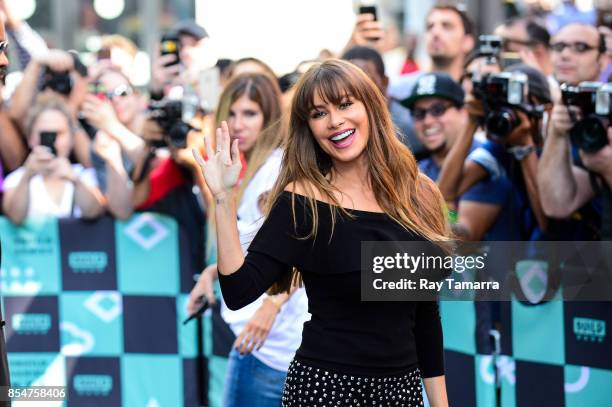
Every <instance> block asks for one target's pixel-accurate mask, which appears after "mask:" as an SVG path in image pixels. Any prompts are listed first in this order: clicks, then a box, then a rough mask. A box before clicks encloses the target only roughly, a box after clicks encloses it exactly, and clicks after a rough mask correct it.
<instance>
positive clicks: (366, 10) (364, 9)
mask: <svg viewBox="0 0 612 407" xmlns="http://www.w3.org/2000/svg"><path fill="white" fill-rule="evenodd" d="M359 14H372V15H373V16H374V21H376V20H378V15H377V14H376V6H360V7H359Z"/></svg>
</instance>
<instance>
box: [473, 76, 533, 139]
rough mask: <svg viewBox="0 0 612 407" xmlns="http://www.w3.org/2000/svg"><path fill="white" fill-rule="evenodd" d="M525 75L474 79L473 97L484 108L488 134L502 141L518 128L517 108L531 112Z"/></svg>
mask: <svg viewBox="0 0 612 407" xmlns="http://www.w3.org/2000/svg"><path fill="white" fill-rule="evenodd" d="M527 86H528V85H527V75H525V74H524V73H521V72H512V73H511V72H500V73H496V74H488V75H485V76H483V77H482V78H481V79H478V80H474V91H473V92H474V96H475V97H476V98H477V99H480V100H481V101H482V103H483V106H484V109H485V117H484V125H485V128H486V130H487V134H488V135H489V136H491V137H492V138H494V139H498V140H503V139H504V138H506V137H507V136H508V135H509V134H510V133H512V131H513V130H514V129H515V128H516V127H518V126H519V124H520V122H521V121H520V119H519V117H518V115H517V114H516V109H521V110H525V111H531V110H533V109H532V108H531V107H530V106H529V105H528V104H527V89H528V88H527Z"/></svg>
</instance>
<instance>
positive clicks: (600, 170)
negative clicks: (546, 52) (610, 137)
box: [538, 24, 608, 218]
mask: <svg viewBox="0 0 612 407" xmlns="http://www.w3.org/2000/svg"><path fill="white" fill-rule="evenodd" d="M576 38H580V39H581V40H580V41H577V42H571V41H572V40H576ZM552 44H553V62H554V63H555V76H556V77H557V79H558V80H559V81H560V82H563V83H565V84H566V85H568V86H570V88H567V87H566V88H565V89H566V92H565V95H566V98H567V97H568V96H569V95H571V94H575V93H576V92H577V91H579V90H580V87H578V88H572V87H573V86H578V85H580V83H581V82H583V81H595V80H597V78H598V77H599V75H600V72H601V63H600V62H601V60H602V59H603V58H602V53H603V51H604V40H603V38H602V37H601V36H600V35H599V33H598V32H597V30H596V29H595V28H594V27H591V26H586V25H580V24H571V25H568V26H566V27H564V28H563V29H561V31H559V34H557V35H556V36H555V38H554V40H553V43H552ZM568 91H569V92H568ZM591 91H595V89H591ZM572 99H574V100H576V102H577V99H576V98H572ZM575 104H581V105H582V106H583V107H584V109H585V110H587V111H589V110H591V107H590V106H591V105H593V106H592V107H593V108H594V101H590V102H587V101H586V100H585V101H584V102H583V103H575V102H570V101H569V100H565V101H564V100H563V98H562V97H560V98H558V99H557V100H556V103H555V106H554V108H553V111H552V114H551V118H550V125H549V136H548V137H547V138H546V142H545V144H544V150H543V152H542V157H541V160H540V164H539V167H538V184H539V187H540V189H541V191H542V197H541V198H542V207H543V209H544V211H545V212H546V214H547V215H548V216H551V217H554V218H567V217H569V216H570V215H572V214H573V213H574V212H576V211H577V210H579V209H581V208H583V207H584V206H585V204H586V203H588V202H589V201H590V200H591V199H592V198H593V197H594V195H595V191H594V189H593V185H597V184H593V183H592V182H591V181H590V179H591V177H590V176H589V170H591V169H592V170H593V171H594V173H595V174H600V175H602V176H604V179H605V173H606V171H607V168H606V167H607V166H608V164H606V163H605V162H601V161H600V160H601V159H602V158H604V157H605V154H606V151H607V147H606V146H607V134H606V130H605V127H604V129H599V130H598V131H597V132H596V133H594V132H593V130H592V129H589V130H584V131H581V130H580V126H583V125H582V124H579V122H580V121H581V119H586V118H587V117H585V115H584V114H583V111H582V109H581V108H580V107H579V106H575ZM571 105H574V106H571ZM593 111H594V109H593ZM574 128H576V130H575V132H576V133H575V138H574V141H575V143H571V142H570V137H569V135H570V132H571V131H572V129H574ZM585 137H586V138H585ZM595 139H599V142H596V144H598V146H599V147H598V148H588V146H587V150H591V151H585V149H584V148H580V145H581V144H582V142H581V140H584V141H586V142H587V143H588V142H589V140H595ZM572 144H573V145H572ZM602 147H603V148H602ZM593 164H594V167H592V168H589V166H590V165H593ZM602 164H603V165H602ZM598 182H599V181H598ZM587 206H591V205H587ZM583 209H585V210H587V209H589V208H583Z"/></svg>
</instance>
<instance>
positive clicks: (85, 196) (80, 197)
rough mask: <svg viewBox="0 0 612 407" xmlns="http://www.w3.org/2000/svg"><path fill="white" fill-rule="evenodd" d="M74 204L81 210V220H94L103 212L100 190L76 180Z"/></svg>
mask: <svg viewBox="0 0 612 407" xmlns="http://www.w3.org/2000/svg"><path fill="white" fill-rule="evenodd" d="M74 202H75V204H76V205H77V206H78V207H79V208H80V209H81V213H82V215H83V218H87V219H92V218H96V217H98V216H100V215H101V214H102V212H103V211H104V196H103V195H102V193H101V192H100V190H99V189H98V188H94V187H90V186H88V185H85V184H84V183H83V182H81V180H79V179H78V178H77V179H75V181H74Z"/></svg>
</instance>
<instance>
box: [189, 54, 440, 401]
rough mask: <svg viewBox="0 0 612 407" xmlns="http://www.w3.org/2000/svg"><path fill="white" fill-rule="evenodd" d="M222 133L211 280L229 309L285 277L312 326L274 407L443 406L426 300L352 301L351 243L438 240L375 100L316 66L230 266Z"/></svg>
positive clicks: (231, 157) (429, 210) (209, 174)
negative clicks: (261, 216) (272, 177)
mask: <svg viewBox="0 0 612 407" xmlns="http://www.w3.org/2000/svg"><path fill="white" fill-rule="evenodd" d="M230 139H231V137H230V132H229V130H228V126H227V125H226V124H225V123H222V125H221V128H220V129H219V130H218V140H217V149H216V151H213V149H212V147H211V145H210V143H208V145H207V154H208V161H206V162H204V161H203V160H202V158H201V157H200V156H199V154H198V153H197V152H196V151H194V154H195V156H196V158H197V159H198V162H199V164H200V167H201V168H202V173H203V175H204V177H205V179H206V182H207V184H208V186H209V188H210V190H211V192H212V194H213V196H214V198H215V202H216V210H215V220H216V226H217V227H216V231H217V247H218V258H217V260H218V271H219V279H220V283H221V289H222V292H223V295H224V299H225V301H226V303H227V305H228V306H229V307H230V308H231V309H239V308H241V307H243V306H244V305H246V304H248V303H250V302H251V301H252V300H253V299H254V298H257V297H258V296H260V295H261V294H262V293H263V292H265V291H266V290H269V289H270V288H271V286H273V287H272V291H273V292H286V291H287V290H290V288H291V287H292V285H293V283H294V281H295V278H296V274H295V272H296V270H297V271H299V273H300V275H301V278H302V280H303V283H304V285H305V288H306V290H307V292H308V299H309V311H310V313H311V314H312V318H311V320H310V321H309V322H306V323H305V324H304V329H303V336H302V343H301V345H300V348H299V349H298V351H297V352H296V355H295V358H294V360H293V361H292V362H291V365H290V367H289V372H288V375H287V379H286V383H285V388H284V392H283V399H282V405H283V406H300V407H302V406H327V405H343V406H344V405H351V406H357V405H366V404H368V405H372V404H374V405H402V406H422V405H423V399H422V392H421V378H423V381H424V384H425V389H426V391H427V396H428V399H429V401H430V404H431V405H432V406H434V407H438V406H448V401H447V396H446V386H445V380H444V363H443V347H442V329H441V325H440V318H439V313H438V305H437V302H431V301H428V302H384V301H372V302H364V301H361V295H360V294H361V293H360V291H361V280H360V277H361V271H360V269H361V265H360V260H361V255H360V252H361V242H362V241H430V242H444V241H448V240H449V234H450V231H449V225H448V222H447V218H446V210H445V206H444V202H443V199H442V196H441V194H440V192H439V191H438V189H437V188H436V186H435V184H434V183H433V182H432V181H431V180H429V179H428V178H427V177H426V176H425V175H423V174H422V173H420V172H419V170H418V167H417V165H416V162H415V159H414V157H413V155H412V153H411V152H410V151H409V150H408V149H407V148H406V147H405V146H404V145H403V144H402V143H401V142H400V141H399V140H398V139H397V137H396V135H395V131H394V127H393V123H392V121H391V118H390V115H389V112H388V110H387V107H386V101H385V98H384V96H383V95H382V94H381V92H380V91H379V90H378V88H377V87H376V85H375V84H374V83H373V82H372V81H371V80H370V79H369V78H368V77H367V76H366V75H365V74H364V73H363V71H361V70H360V69H359V68H357V67H356V66H354V65H352V64H350V63H348V62H344V61H338V60H329V61H325V62H323V63H320V64H316V65H315V66H313V67H312V68H310V69H309V70H308V71H307V72H306V73H305V74H304V75H303V77H302V78H301V79H300V81H299V82H298V83H297V84H296V93H295V96H294V99H293V103H292V108H291V116H290V119H289V132H288V140H287V147H286V149H285V153H284V156H283V161H282V165H281V171H280V175H279V177H278V179H277V182H276V184H275V186H274V189H273V190H272V193H271V194H270V197H269V205H270V210H269V211H268V214H267V217H266V220H265V222H264V224H263V225H262V227H261V228H260V229H259V232H258V233H257V235H256V236H255V238H254V239H253V241H252V242H251V245H250V246H249V253H248V254H247V256H246V257H245V256H244V253H243V251H242V250H241V247H240V239H239V233H238V228H237V227H236V226H237V225H236V199H235V192H234V186H235V184H236V182H237V181H238V177H239V174H240V168H241V163H240V159H239V149H238V143H237V142H236V140H234V141H233V142H231V147H230Z"/></svg>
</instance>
